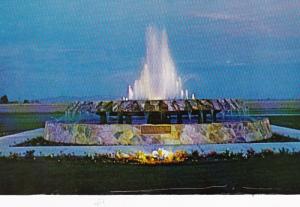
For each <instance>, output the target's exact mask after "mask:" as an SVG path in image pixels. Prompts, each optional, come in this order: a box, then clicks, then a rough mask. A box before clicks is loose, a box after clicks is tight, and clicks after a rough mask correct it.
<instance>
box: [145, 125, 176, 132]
mask: <svg viewBox="0 0 300 207" xmlns="http://www.w3.org/2000/svg"><path fill="white" fill-rule="evenodd" d="M141 132H142V134H170V133H171V126H152V125H150V126H142V127H141Z"/></svg>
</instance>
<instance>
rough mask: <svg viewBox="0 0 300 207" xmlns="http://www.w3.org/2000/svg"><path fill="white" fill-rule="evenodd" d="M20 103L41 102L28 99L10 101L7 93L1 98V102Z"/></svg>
mask: <svg viewBox="0 0 300 207" xmlns="http://www.w3.org/2000/svg"><path fill="white" fill-rule="evenodd" d="M16 103H18V104H20V103H24V104H28V103H39V101H38V100H27V99H25V100H24V101H23V102H20V101H9V100H8V97H7V95H3V96H1V98H0V104H16Z"/></svg>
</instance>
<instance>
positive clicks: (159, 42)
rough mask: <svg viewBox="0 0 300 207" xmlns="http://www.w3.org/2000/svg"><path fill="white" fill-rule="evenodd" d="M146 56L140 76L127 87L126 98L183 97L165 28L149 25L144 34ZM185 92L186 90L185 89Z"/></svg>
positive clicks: (156, 98)
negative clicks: (159, 28)
mask: <svg viewBox="0 0 300 207" xmlns="http://www.w3.org/2000/svg"><path fill="white" fill-rule="evenodd" d="M146 47H147V49H146V58H145V62H144V65H143V69H142V71H141V74H140V78H139V79H137V80H135V81H134V84H133V86H129V87H128V99H129V100H132V99H137V100H138V99H152V100H158V99H173V98H183V94H182V91H184V90H183V88H182V81H181V78H180V77H179V76H178V75H177V72H176V67H175V64H174V62H173V59H172V57H171V54H170V50H169V46H168V37H167V33H166V31H165V30H163V31H162V32H160V31H158V30H157V29H156V28H154V27H149V28H148V29H147V34H146ZM185 91H186V93H187V90H185Z"/></svg>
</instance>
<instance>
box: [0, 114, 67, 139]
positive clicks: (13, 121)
mask: <svg viewBox="0 0 300 207" xmlns="http://www.w3.org/2000/svg"><path fill="white" fill-rule="evenodd" d="M62 115H63V113H0V136H5V135H9V134H15V133H18V132H22V131H26V130H31V129H37V128H43V127H44V126H45V121H47V120H53V119H58V118H60V117H61V116H62Z"/></svg>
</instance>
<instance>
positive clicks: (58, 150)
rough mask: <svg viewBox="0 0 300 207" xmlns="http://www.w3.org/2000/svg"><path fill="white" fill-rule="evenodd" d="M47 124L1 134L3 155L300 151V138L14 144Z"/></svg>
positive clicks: (282, 128)
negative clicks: (139, 143) (190, 142)
mask: <svg viewBox="0 0 300 207" xmlns="http://www.w3.org/2000/svg"><path fill="white" fill-rule="evenodd" d="M272 130H273V131H274V132H276V133H278V132H285V133H289V132H293V133H294V132H296V134H295V135H296V136H298V135H299V134H297V133H299V130H296V131H294V130H291V131H290V129H289V128H284V127H278V126H272ZM42 135H43V128H40V129H35V130H31V131H25V132H22V133H19V134H14V135H8V136H4V137H0V152H1V155H2V156H3V155H4V156H8V155H9V154H10V153H19V154H21V155H24V154H25V153H26V151H28V150H34V151H35V155H36V156H47V155H51V154H53V155H59V154H62V153H64V154H74V155H86V154H95V153H98V154H106V153H115V152H116V151H122V152H124V153H129V152H136V151H139V150H142V151H144V152H147V153H150V152H152V151H153V150H157V149H158V148H164V149H166V150H169V151H170V150H171V151H176V150H184V151H187V152H192V151H195V150H197V151H199V152H202V153H209V152H211V151H215V152H225V151H226V150H229V151H231V152H235V153H236V152H246V151H247V150H248V149H250V148H252V149H254V150H255V151H257V152H260V151H261V150H263V149H272V150H273V151H279V150H280V149H282V148H285V149H288V150H290V151H296V152H300V142H277V143H240V144H206V145H144V146H55V147H54V146H49V147H48V146H44V147H11V145H15V144H17V143H21V142H24V141H25V140H29V139H31V138H34V137H37V136H42ZM298 138H299V137H298Z"/></svg>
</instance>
